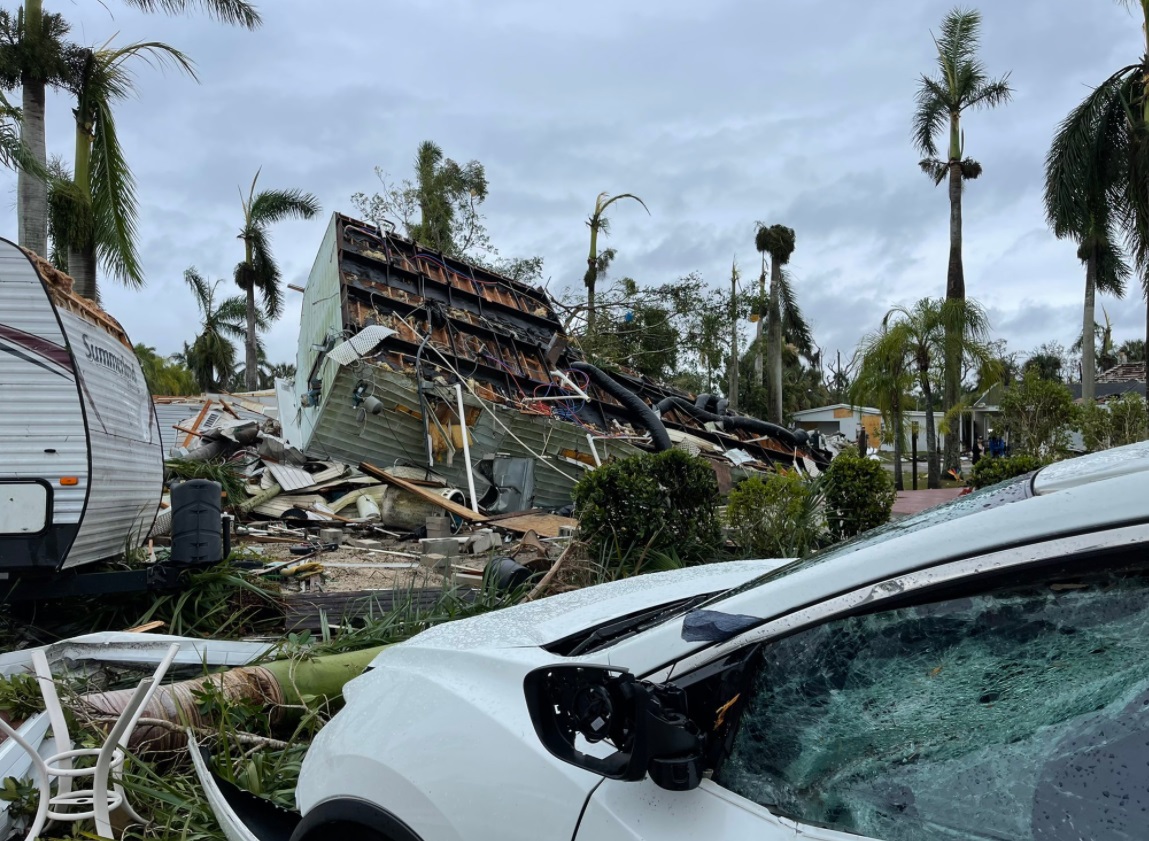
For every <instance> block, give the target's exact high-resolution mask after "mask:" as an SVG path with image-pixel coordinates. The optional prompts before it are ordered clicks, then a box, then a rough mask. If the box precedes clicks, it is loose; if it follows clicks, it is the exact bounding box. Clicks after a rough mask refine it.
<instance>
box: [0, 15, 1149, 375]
mask: <svg viewBox="0 0 1149 841" xmlns="http://www.w3.org/2000/svg"><path fill="white" fill-rule="evenodd" d="M45 5H46V7H47V8H48V9H49V10H51V11H59V12H62V13H64V14H65V15H66V16H67V17H68V18H69V19H70V20H71V21H72V23H73V38H74V39H75V40H77V41H79V42H82V43H87V44H92V45H96V44H102V43H104V42H105V41H107V40H108V39H109V38H112V37H115V39H116V43H119V44H122V43H127V42H130V41H135V40H144V39H146V40H162V41H166V42H168V43H170V44H172V45H173V46H176V47H178V48H179V49H181V50H183V51H184V52H186V53H187V54H188V55H190V56H191V57H192V58H193V59H194V60H195V61H196V64H197V68H198V72H199V75H200V84H196V83H194V82H193V81H191V80H189V79H187V78H184V77H181V76H178V75H176V74H175V73H172V72H168V73H167V74H161V73H160V72H159V71H156V70H153V69H152V68H149V67H147V66H144V65H141V66H140V67H139V68H138V70H139V72H138V74H137V79H138V88H139V98H138V100H131V101H128V102H125V103H123V104H122V105H121V106H120V108H119V111H118V121H119V131H120V135H121V138H122V140H123V143H124V145H125V147H126V150H127V155H128V160H129V162H130V164H131V165H132V167H133V169H134V171H135V174H136V178H137V181H138V184H139V197H140V252H141V255H142V257H143V263H144V268H145V270H146V272H147V281H148V283H147V287H146V288H145V289H144V290H143V291H139V292H136V291H128V290H125V289H123V288H122V287H117V286H116V285H115V284H114V283H113V282H111V281H106V282H104V283H103V285H102V288H103V290H104V303H105V306H106V308H107V309H108V310H109V311H110V312H111V313H112V314H113V315H114V316H116V317H117V318H118V319H120V321H121V322H122V323H123V324H124V326H125V327H126V328H127V330H128V332H129V334H130V335H131V337H132V339H133V340H134V341H137V342H144V343H145V344H149V345H153V346H154V347H156V348H157V349H158V350H160V351H161V352H163V353H171V352H173V351H175V350H177V349H179V348H180V347H181V344H182V342H183V341H185V340H188V339H190V338H191V337H192V335H193V333H194V331H195V329H196V327H197V324H198V320H197V319H198V314H197V312H196V311H195V309H194V304H193V300H192V297H191V295H190V293H189V292H188V291H187V289H186V288H185V287H184V285H183V281H182V272H183V270H184V269H185V268H186V267H188V266H192V265H194V266H197V267H198V268H199V269H200V270H201V271H202V272H203V273H204V274H205V275H207V276H208V277H210V278H216V277H221V278H222V277H227V278H230V277H231V272H232V269H233V268H234V266H235V264H236V262H237V261H238V260H239V259H240V258H241V256H242V248H241V246H240V243H239V242H238V240H237V239H236V233H237V231H238V228H239V224H240V215H241V210H240V203H239V191H238V188H239V187H240V185H243V186H244V187H246V186H247V185H249V184H250V181H251V179H252V176H253V175H254V174H255V172H256V170H257V169H258V168H259V167H262V168H263V176H262V179H261V184H263V185H264V186H267V187H299V188H302V189H305V190H310V191H312V192H314V193H315V194H316V195H317V196H318V197H319V198H320V200H321V201H322V203H323V210H324V213H323V217H322V218H321V219H318V220H315V221H313V222H308V223H303V222H291V223H285V224H283V225H281V226H279V227H278V228H277V229H276V230H275V231H274V234H273V244H274V247H275V250H276V253H277V254H278V255H279V257H280V260H281V263H282V265H283V268H284V277H285V281H286V282H289V283H294V284H298V285H302V284H303V283H304V281H305V279H306V277H307V273H308V271H309V270H310V267H311V264H312V262H313V260H314V259H315V254H316V251H317V249H318V247H319V244H320V240H321V237H322V234H323V231H324V228H325V227H326V225H327V223H328V219H329V215H330V213H331V212H332V211H342V212H346V213H351V212H352V206H351V202H350V196H351V194H352V193H354V192H356V191H359V190H363V191H367V192H372V191H373V190H374V189H375V188H376V187H377V186H378V182H377V181H376V179H375V176H374V174H373V172H372V169H373V167H375V166H380V167H382V168H383V169H384V170H385V171H387V172H388V173H390V174H391V175H392V177H394V178H396V179H399V178H403V177H409V176H410V175H411V168H412V160H413V158H414V153H415V149H416V146H417V145H418V143H419V142H420V141H422V140H424V139H433V140H435V141H436V142H438V143H439V144H440V145H441V146H442V147H443V149H444V151H445V153H446V154H447V155H448V156H449V157H452V158H455V159H456V160H459V161H466V160H471V159H478V160H480V161H482V162H483V164H484V165H485V166H486V169H487V176H488V180H489V182H490V197H489V199H488V201H487V203H486V205H485V209H486V213H487V224H488V227H489V230H490V234H491V237H492V240H493V241H494V243H495V244H496V245H497V247H498V248H499V250H500V252H501V253H502V255H503V256H531V255H535V254H538V255H542V256H543V257H545V259H546V274H547V275H548V276H549V277H550V278H551V282H550V288H551V290H552V291H555V292H558V291H560V290H562V289H563V288H566V287H569V286H572V285H578V284H580V283H581V275H582V271H583V269H584V268H585V260H586V256H585V255H586V237H587V229H586V226H585V224H584V221H585V219H586V217H587V216H588V215H589V213H590V210H591V209H592V207H593V204H594V198H595V196H596V195H597V194H598V193H599V192H601V191H603V190H608V191H611V192H632V193H636V194H638V195H640V196H642V197H643V198H644V199H645V200H646V203H647V205H648V206H649V208H650V212H651V215H650V216H647V215H646V214H645V213H643V212H642V210H641V208H639V207H638V206H637V205H633V204H626V205H621V206H616V208H617V209H616V211H615V212H614V213H613V214H612V223H613V226H612V231H611V237H610V239H609V242H608V244H609V245H612V246H614V247H615V248H617V249H618V258H617V260H616V263H615V272H616V274H618V275H630V276H632V277H634V278H636V279H637V280H639V281H640V283H661V282H664V281H667V280H671V279H674V278H676V277H679V276H681V275H684V274H686V273H688V272H690V271H695V270H697V271H700V272H702V273H703V275H704V276H705V277H706V278H708V279H709V280H711V281H713V282H714V283H716V284H717V283H719V282H722V281H724V280H726V279H727V278H728V277H729V267H730V261H731V258H732V257H734V256H737V257H738V259H739V262H740V264H741V265H742V266H743V268H744V269H746V276H749V275H750V274H751V273H753V272H755V271H756V267H757V264H758V255H757V253H756V252H755V251H754V247H753V240H754V221H755V220H758V219H761V220H764V221H766V222H768V223H783V224H786V225H789V226H791V227H793V228H794V229H795V230H796V232H797V251H796V252H795V254H794V257H793V259H792V261H791V267H792V270H793V274H794V276H795V278H796V280H797V282H798V283H797V290H798V296H799V301H800V303H801V304H802V306H803V307H804V309H805V312H806V314H807V315H808V317H809V319H810V320H811V321H812V323H813V326H814V333H815V340H816V341H817V343H818V344H819V345H820V346H821V347H822V348H824V349H825V351H826V352H827V355H832V354H833V353H834V351H836V350H841V351H842V352H843V356H846V355H848V354H849V353H851V352H852V351H853V349H854V347H855V345H856V344H857V341H858V339H859V337H860V336H861V335H862V334H863V333H864V332H866V331H868V330H871V329H873V328H874V327H876V326H877V324H878V322H879V321H880V319H881V316H882V314H883V313H884V312H885V311H886V310H887V309H888V308H889V307H890V306H891V305H893V304H895V303H899V302H910V301H913V300H916V299H917V298H920V297H923V296H926V295H932V296H940V295H942V294H944V290H945V274H946V260H947V254H948V208H947V199H946V192H945V189H944V187H943V188H935V187H934V186H933V184H932V182H931V181H929V180H928V179H927V178H926V177H925V176H924V175H922V174H921V173H920V172H919V170H918V167H917V161H918V157H919V156H918V154H917V152H916V151H915V150H914V148H913V146H912V144H911V142H910V121H911V115H912V111H913V97H914V92H915V89H916V84H917V79H918V76H919V74H920V73H921V72H923V71H928V72H930V73H933V72H934V61H935V52H934V47H933V43H932V42H931V40H930V30H931V28H932V29H934V30H936V29H937V27H938V25H939V24H940V22H941V19H942V17H943V16H944V14H945V12H946V11H947V9H948V8H949V7H950V3H949V2H940V0H885V2H881V3H868V4H858V3H857V2H852V1H851V0H823V2H818V3H812V2H808V0H773V2H753V1H752V0H739V2H735V0H708V2H698V0H582V2H579V3H573V2H566V1H565V0H563V1H561V2H550V3H544V2H541V0H533V2H527V0H481V2H480V0H414V2H411V0H405V2H396V0H371V2H363V0H356V1H355V2H351V0H318V2H317V0H265V2H263V3H261V4H260V11H261V13H262V15H263V18H264V26H263V27H262V28H261V29H260V30H258V31H256V32H247V31H245V30H240V29H237V28H232V27H226V26H223V25H221V24H217V23H215V22H213V21H211V20H209V19H207V18H206V17H205V16H202V15H198V14H197V15H193V16H190V17H184V18H167V17H164V16H159V15H152V16H148V15H141V14H139V13H136V12H133V11H131V10H129V9H127V8H125V7H123V6H122V5H121V4H120V3H118V2H117V0H107V8H106V9H105V8H103V7H102V6H101V4H100V3H99V2H98V0H71V2H64V0H46V3H45ZM981 8H982V11H983V14H984V28H983V56H984V59H985V61H986V64H987V65H988V68H989V71H990V73H991V74H993V75H998V74H1002V73H1005V72H1007V71H1011V72H1012V75H1011V82H1012V84H1013V86H1014V89H1015V91H1016V93H1015V97H1014V101H1013V102H1012V103H1011V104H1009V105H1007V106H1005V107H1004V108H1000V109H998V110H996V111H992V112H979V113H974V114H972V115H970V117H969V118H968V119H967V120H966V121H965V129H966V152H967V154H969V155H972V156H973V157H974V158H976V159H977V160H979V161H980V162H981V163H982V165H983V166H984V168H985V172H984V175H983V176H982V178H981V179H980V180H978V181H976V182H973V183H972V184H971V185H970V186H969V188H968V189H967V191H966V194H965V201H964V204H965V219H966V226H965V266H966V286H967V291H968V294H969V296H970V297H973V298H977V299H978V300H980V301H981V302H982V303H983V304H985V305H986V306H987V308H988V309H989V311H990V314H991V317H992V321H993V328H994V332H995V334H996V335H997V336H999V337H1003V338H1006V339H1007V340H1008V341H1009V344H1010V347H1011V349H1014V350H1019V351H1028V350H1030V349H1032V348H1033V347H1034V346H1036V345H1037V344H1039V343H1041V342H1043V341H1046V340H1051V339H1052V340H1058V341H1061V342H1063V343H1065V344H1067V345H1068V344H1069V343H1070V342H1072V341H1073V340H1074V339H1075V338H1076V336H1077V335H1078V334H1079V332H1080V329H1081V315H1080V311H1081V301H1082V294H1083V285H1084V276H1083V271H1082V269H1081V267H1080V265H1079V264H1078V262H1077V261H1076V259H1075V247H1074V246H1073V245H1072V244H1071V243H1066V242H1058V241H1057V240H1056V239H1054V237H1053V235H1052V234H1051V233H1050V232H1049V230H1048V228H1047V227H1046V225H1045V221H1044V218H1043V214H1042V209H1041V177H1042V161H1043V158H1044V155H1045V153H1046V150H1047V149H1048V145H1049V141H1050V138H1051V136H1052V133H1053V131H1054V129H1055V127H1056V125H1057V123H1058V122H1059V121H1060V120H1061V119H1063V118H1064V117H1065V115H1066V114H1067V113H1068V112H1069V110H1070V109H1071V108H1072V107H1073V106H1074V105H1075V104H1076V103H1077V102H1078V101H1080V100H1081V99H1082V98H1083V97H1084V96H1085V94H1086V93H1087V89H1088V86H1090V85H1095V84H1097V83H1099V82H1101V81H1102V80H1104V79H1105V78H1106V77H1107V76H1108V75H1109V74H1110V73H1112V72H1113V71H1114V70H1116V69H1117V68H1119V67H1121V66H1123V65H1125V64H1128V63H1131V62H1133V61H1135V60H1136V59H1137V58H1138V57H1139V55H1140V54H1141V52H1142V51H1143V50H1144V43H1143V41H1142V39H1141V32H1140V25H1139V23H1138V22H1137V21H1136V20H1135V19H1134V18H1133V17H1132V16H1131V15H1130V13H1129V12H1128V11H1126V10H1125V9H1124V8H1122V7H1121V6H1119V5H1118V4H1117V3H1115V2H1103V0H1090V1H1089V2H1082V1H1081V0H996V2H994V3H992V4H991V3H983V4H982V6H981ZM70 107H71V105H70V103H69V102H68V100H67V99H66V98H64V97H62V96H56V97H53V98H50V101H49V112H48V139H49V153H50V154H53V153H60V154H64V155H66V156H67V157H68V159H69V160H70V159H71V155H72V149H73V133H72V119H71V113H70ZM2 190H3V196H4V201H3V202H2V203H0V213H2V215H0V231H2V232H3V235H4V236H6V237H8V238H11V239H13V240H14V239H16V218H15V217H16V213H15V203H16V202H15V177H14V176H13V175H12V174H10V173H4V174H3V184H2ZM229 288H230V281H229ZM299 298H300V296H299V295H298V294H296V293H294V292H289V293H287V301H288V307H287V312H286V314H285V316H284V317H283V319H282V320H281V321H280V322H278V323H277V324H276V325H275V327H274V329H273V330H272V332H271V333H270V335H269V337H268V340H267V343H268V346H269V351H270V356H271V358H272V360H273V361H281V360H289V359H290V360H291V361H294V358H295V344H296V336H297V333H298V324H299ZM1101 303H1103V305H1104V306H1105V307H1106V309H1107V310H1108V311H1109V314H1110V316H1111V317H1112V318H1113V321H1114V323H1115V325H1116V329H1115V335H1116V337H1117V338H1118V340H1122V339H1126V338H1135V337H1139V336H1142V335H1143V330H1144V324H1145V316H1144V304H1143V303H1142V298H1141V295H1140V292H1139V290H1138V291H1137V292H1136V293H1134V294H1130V296H1129V297H1128V298H1127V299H1126V300H1125V301H1120V302H1119V301H1115V300H1112V299H1102V301H1101ZM1098 319H1099V320H1100V319H1101V312H1100V309H1099V311H1098Z"/></svg>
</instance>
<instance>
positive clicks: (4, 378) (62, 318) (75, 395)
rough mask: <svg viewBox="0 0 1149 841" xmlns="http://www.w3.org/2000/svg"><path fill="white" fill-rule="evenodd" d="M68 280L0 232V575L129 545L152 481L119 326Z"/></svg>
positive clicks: (131, 356) (65, 565) (156, 436)
mask: <svg viewBox="0 0 1149 841" xmlns="http://www.w3.org/2000/svg"><path fill="white" fill-rule="evenodd" d="M71 286H72V282H71V279H70V278H68V277H67V276H66V275H63V274H61V273H60V272H58V271H56V270H55V269H54V268H52V267H51V266H50V265H49V264H47V263H46V262H44V261H43V260H40V259H38V258H33V257H29V255H28V254H27V253H26V252H24V251H23V250H22V249H20V248H19V247H18V246H16V245H15V244H13V243H11V242H9V241H8V240H3V239H0V596H2V591H3V589H4V588H3V579H12V578H15V577H36V575H37V574H38V573H43V574H49V575H50V574H52V573H57V572H60V571H62V570H67V569H73V568H76V567H81V566H85V565H89V564H93V563H96V562H98V561H102V560H105V559H108V558H112V557H114V556H116V555H119V554H121V553H122V552H124V551H125V550H127V549H129V548H134V547H136V546H139V545H140V544H141V543H142V542H143V540H144V538H145V537H146V536H147V534H148V531H149V530H150V529H151V526H152V522H153V521H154V520H155V516H156V511H157V509H158V507H159V502H160V496H161V493H162V490H163V453H162V445H161V442H160V433H159V424H158V422H157V420H156V414H155V409H154V407H153V406H152V400H151V395H150V394H149V393H148V386H147V383H146V382H145V381H144V374H143V371H142V370H141V368H140V364H139V361H138V360H137V359H136V355H135V353H134V351H133V350H132V345H131V342H129V341H128V337H127V335H126V334H125V333H124V330H123V328H122V327H121V326H120V325H119V324H118V323H117V322H116V321H115V319H113V318H111V317H110V316H109V315H107V313H105V312H103V310H101V309H100V308H99V307H98V306H96V305H95V304H93V303H92V302H91V301H89V300H87V299H86V298H82V297H80V296H78V295H76V294H75V293H74V292H73V291H72V289H71Z"/></svg>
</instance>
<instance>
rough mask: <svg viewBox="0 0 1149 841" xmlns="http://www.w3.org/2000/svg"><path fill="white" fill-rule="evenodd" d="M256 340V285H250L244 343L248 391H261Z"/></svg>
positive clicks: (245, 375)
mask: <svg viewBox="0 0 1149 841" xmlns="http://www.w3.org/2000/svg"><path fill="white" fill-rule="evenodd" d="M255 339H256V336H255V284H254V283H250V284H248V287H247V341H246V342H245V343H244V344H245V345H246V350H247V362H246V365H247V367H246V369H245V370H244V372H243V373H244V381H245V383H246V385H247V390H248V391H257V390H258V389H259V350H258V348H257V346H256V341H255Z"/></svg>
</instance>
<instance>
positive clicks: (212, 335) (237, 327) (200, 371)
mask: <svg viewBox="0 0 1149 841" xmlns="http://www.w3.org/2000/svg"><path fill="white" fill-rule="evenodd" d="M184 282H185V283H186V284H187V285H188V287H189V288H190V289H191V291H192V295H193V296H194V297H195V302H196V306H197V307H199V311H200V316H201V317H202V321H201V322H200V332H199V335H197V336H196V337H195V339H194V340H193V341H192V344H191V347H188V348H186V349H185V351H184V357H185V358H184V363H185V364H186V365H187V366H188V368H190V369H191V372H192V374H193V375H194V376H195V379H196V382H197V383H198V384H199V387H200V388H201V389H203V390H204V391H218V390H219V389H220V388H222V387H223V385H224V384H225V383H227V382H228V381H229V380H231V378H232V376H233V375H234V374H235V363H236V353H235V345H233V344H232V343H231V340H232V339H242V338H243V337H244V336H245V335H247V329H246V325H247V301H246V300H245V299H244V297H243V296H242V295H233V296H231V297H229V298H224V299H223V300H222V301H218V302H217V300H216V295H217V292H218V290H219V285H220V284H221V283H223V281H222V280H217V281H216V282H215V283H211V284H209V283H208V282H207V281H206V280H205V279H204V277H203V275H201V274H200V273H199V272H198V271H196V269H195V268H194V267H193V268H190V269H187V270H186V271H185V272H184ZM260 322H261V323H262V319H260Z"/></svg>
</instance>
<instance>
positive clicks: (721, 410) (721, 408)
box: [714, 397, 730, 415]
mask: <svg viewBox="0 0 1149 841" xmlns="http://www.w3.org/2000/svg"><path fill="white" fill-rule="evenodd" d="M729 406H730V401H729V400H727V399H726V398H725V397H723V398H722V399H721V400H719V401H718V408H717V409H715V410H714V411H716V412H718V414H720V415H725V414H726V409H727V408H728V407H729Z"/></svg>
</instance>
